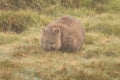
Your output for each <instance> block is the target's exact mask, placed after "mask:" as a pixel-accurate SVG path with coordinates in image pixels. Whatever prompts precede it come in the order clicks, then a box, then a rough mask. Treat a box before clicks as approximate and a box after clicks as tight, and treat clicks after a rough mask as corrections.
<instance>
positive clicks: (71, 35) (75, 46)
mask: <svg viewBox="0 0 120 80" xmlns="http://www.w3.org/2000/svg"><path fill="white" fill-rule="evenodd" d="M55 24H61V26H59V27H60V29H61V32H62V37H61V40H62V48H61V49H62V50H68V51H75V50H80V48H81V47H82V45H83V43H84V40H85V29H84V27H83V26H82V25H81V23H80V21H79V20H78V19H75V18H73V17H71V16H63V17H61V18H59V19H58V20H57V21H56V22H55ZM62 25H64V26H62Z"/></svg>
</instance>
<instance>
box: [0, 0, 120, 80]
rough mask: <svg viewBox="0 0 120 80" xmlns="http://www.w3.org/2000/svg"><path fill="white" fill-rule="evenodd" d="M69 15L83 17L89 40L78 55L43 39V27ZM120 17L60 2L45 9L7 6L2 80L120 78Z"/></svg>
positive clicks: (2, 22)
mask: <svg viewBox="0 0 120 80" xmlns="http://www.w3.org/2000/svg"><path fill="white" fill-rule="evenodd" d="M116 1H117V0H116ZM47 10H48V11H47ZM63 15H71V16H73V17H75V18H78V19H79V20H80V21H81V23H82V24H83V25H84V27H85V29H86V41H85V44H84V46H83V48H82V50H81V51H79V52H75V53H67V52H61V51H53V52H46V51H44V50H43V49H42V48H41V47H40V43H39V40H40V35H41V27H43V26H45V25H47V24H49V23H51V22H52V21H54V20H56V19H57V18H59V17H60V16H63ZM119 15H120V12H119V11H118V12H115V13H114V12H102V13H98V12H96V11H95V10H94V9H86V8H74V9H72V8H69V9H66V8H64V7H56V8H54V6H52V7H49V8H47V9H45V10H44V13H42V12H41V11H37V10H31V9H25V10H18V11H15V10H1V11H0V80H120V16H119Z"/></svg>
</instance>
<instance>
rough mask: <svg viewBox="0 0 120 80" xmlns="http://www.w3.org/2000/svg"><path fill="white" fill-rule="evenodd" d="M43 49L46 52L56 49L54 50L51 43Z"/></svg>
mask: <svg viewBox="0 0 120 80" xmlns="http://www.w3.org/2000/svg"><path fill="white" fill-rule="evenodd" d="M44 49H45V50H46V51H51V50H55V49H56V48H55V44H54V43H52V42H50V43H49V44H47V45H46V47H44Z"/></svg>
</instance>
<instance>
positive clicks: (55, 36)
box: [41, 27, 61, 51]
mask: <svg viewBox="0 0 120 80" xmlns="http://www.w3.org/2000/svg"><path fill="white" fill-rule="evenodd" d="M41 46H42V48H43V49H45V50H46V51H51V50H58V49H60V48H61V33H60V29H59V28H46V27H44V28H42V35H41Z"/></svg>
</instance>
